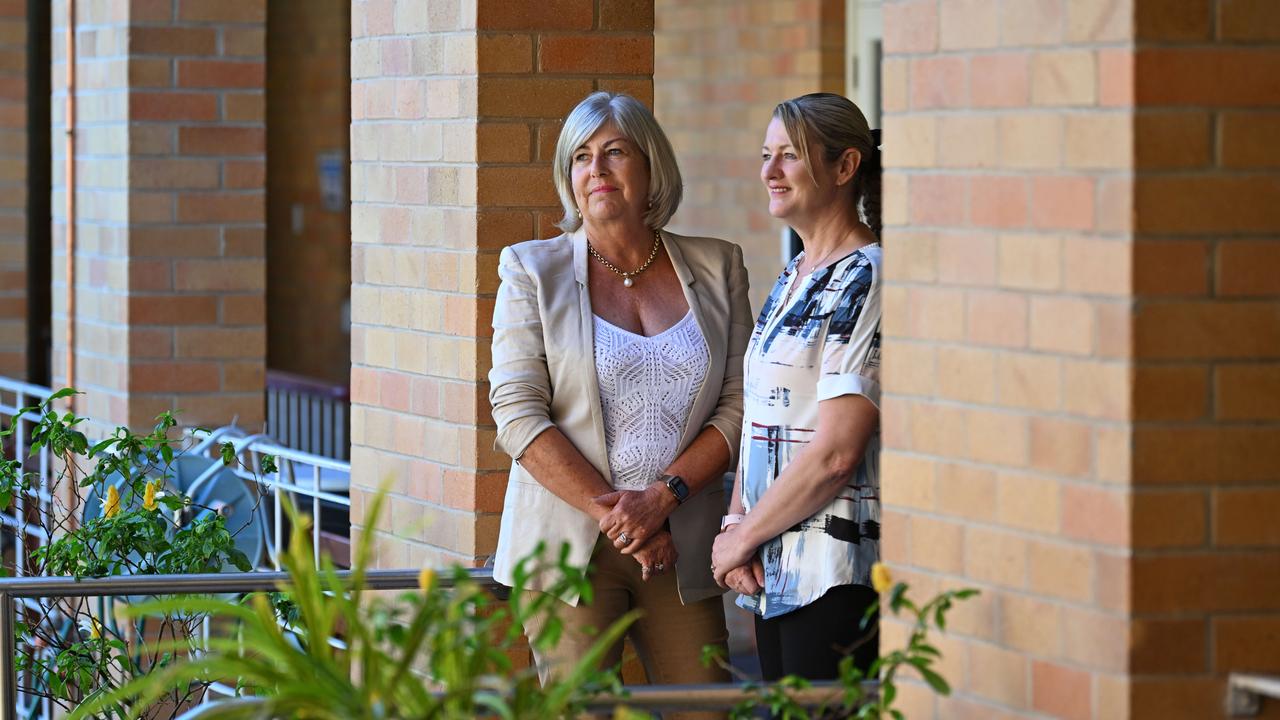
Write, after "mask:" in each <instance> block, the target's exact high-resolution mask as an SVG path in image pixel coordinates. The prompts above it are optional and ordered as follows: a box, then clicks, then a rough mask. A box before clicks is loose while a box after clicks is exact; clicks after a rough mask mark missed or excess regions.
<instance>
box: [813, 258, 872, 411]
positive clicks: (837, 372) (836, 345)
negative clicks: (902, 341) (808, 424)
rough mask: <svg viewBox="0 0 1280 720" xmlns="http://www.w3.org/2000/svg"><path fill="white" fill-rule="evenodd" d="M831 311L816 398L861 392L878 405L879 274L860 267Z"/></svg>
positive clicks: (820, 399) (821, 398)
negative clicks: (877, 275) (857, 274)
mask: <svg viewBox="0 0 1280 720" xmlns="http://www.w3.org/2000/svg"><path fill="white" fill-rule="evenodd" d="M858 272H859V276H856V277H855V278H853V280H852V281H851V282H850V283H849V284H848V285H847V286H846V290H845V296H844V297H842V298H840V301H839V304H838V305H837V306H836V309H835V311H834V312H833V313H832V315H831V320H830V322H829V323H828V325H827V337H826V342H825V343H824V345H823V352H822V375H821V377H819V379H818V400H819V401H822V400H830V399H831V398H835V397H840V396H841V395H862V396H864V397H866V398H867V399H868V400H870V401H871V403H872V404H873V405H875V406H876V407H877V408H878V407H880V278H878V277H876V275H875V271H874V269H873V268H872V266H870V265H867V266H864V267H863V268H861V269H860V270H859V271H858Z"/></svg>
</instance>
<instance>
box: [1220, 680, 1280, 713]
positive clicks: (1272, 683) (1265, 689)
mask: <svg viewBox="0 0 1280 720" xmlns="http://www.w3.org/2000/svg"><path fill="white" fill-rule="evenodd" d="M1263 698H1271V699H1272V700H1280V675H1251V674H1248V673H1231V674H1230V675H1229V676H1227V714H1228V715H1229V716H1230V717H1255V716H1257V715H1260V714H1261V713H1262V699H1263Z"/></svg>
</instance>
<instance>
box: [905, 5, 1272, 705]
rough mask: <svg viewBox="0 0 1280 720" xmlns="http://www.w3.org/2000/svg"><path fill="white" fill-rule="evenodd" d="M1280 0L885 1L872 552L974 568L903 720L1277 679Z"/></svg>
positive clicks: (1180, 698)
mask: <svg viewBox="0 0 1280 720" xmlns="http://www.w3.org/2000/svg"><path fill="white" fill-rule="evenodd" d="M1278 10H1280V8H1278V7H1277V6H1276V5H1275V4H1274V3H1256V2H1234V1H1231V0H1222V1H1221V2H1218V1H1216V0H1213V1H1210V0H1200V1H1196V2H1178V3H1168V2H1158V1H1156V0H1133V1H1131V2H1130V1H1121V2H1114V1H1113V2H1105V1H1103V0H1092V1H1090V2H1083V1H1082V2H1064V1H1062V0H1036V1H1035V2H1027V3H1019V4H1016V5H1010V4H1009V3H1003V4H1000V3H997V2H994V1H990V0H971V1H968V2H964V3H960V2H951V1H950V0H943V1H942V2H938V1H936V0H898V1H895V2H889V3H886V6H885V18H884V21H885V40H886V53H887V57H886V63H885V68H884V77H883V81H884V102H885V105H884V109H885V111H886V113H887V119H886V123H885V125H886V139H887V142H888V146H887V148H886V161H887V164H888V167H889V174H888V176H887V178H886V192H887V193H888V195H887V198H886V211H887V217H886V221H887V223H888V224H889V225H890V226H891V227H890V230H889V232H888V233H887V235H886V269H887V275H888V277H889V281H888V287H887V289H886V297H885V300H886V307H885V331H886V341H885V366H884V367H885V390H886V398H885V402H884V408H883V410H884V413H883V428H884V440H885V453H884V456H883V462H884V475H885V478H886V482H885V489H884V492H885V501H886V504H887V508H888V510H887V512H886V518H885V524H884V528H885V543H884V549H885V555H886V557H887V558H888V559H889V560H890V562H892V563H894V564H895V565H896V566H897V567H898V568H899V573H900V574H901V575H902V576H903V577H905V578H907V579H909V580H912V581H913V582H914V583H915V584H916V585H917V586H918V587H920V588H921V589H922V590H925V591H929V590H931V589H933V588H937V587H942V586H951V587H954V586H959V585H973V586H977V587H980V588H982V590H983V595H982V596H981V598H980V599H978V600H977V601H976V602H972V603H970V604H969V605H968V606H967V607H965V608H963V609H962V610H961V611H960V612H959V614H958V615H957V617H956V622H955V623H954V630H953V635H952V636H951V637H949V638H947V639H945V640H944V641H943V643H942V645H941V646H940V647H941V649H942V651H943V653H944V656H945V658H946V659H945V670H946V671H947V674H948V677H950V678H951V679H952V680H953V682H954V684H955V685H956V687H957V693H956V694H955V696H954V697H953V698H950V699H945V700H943V699H938V698H935V697H933V696H932V695H931V694H930V693H928V692H927V691H925V690H924V689H922V688H915V689H911V690H909V691H908V692H907V693H906V694H905V695H904V702H905V703H906V705H907V709H908V715H909V716H912V717H916V716H919V717H930V716H937V717H957V716H959V717H996V716H999V717H1030V716H1035V717H1041V716H1050V717H1063V718H1099V719H1101V718H1108V719H1109V718H1152V719H1155V718H1173V717H1187V718H1192V717H1194V718H1211V717H1223V713H1224V711H1223V699H1224V686H1225V683H1224V682H1223V681H1224V679H1225V674H1226V673H1227V672H1230V671H1232V670H1262V671H1276V670H1277V666H1276V665H1275V662H1274V652H1272V650H1274V647H1275V643H1274V642H1271V641H1270V640H1269V639H1268V638H1273V637H1274V635H1275V632H1276V628H1277V627H1280V620H1277V617H1278V616H1280V615H1278V612H1277V611H1280V585H1277V582H1280V581H1277V580H1275V578H1280V552H1278V550H1277V548H1280V538H1277V536H1276V535H1275V533H1274V532H1273V530H1272V526H1273V525H1274V522H1273V518H1272V515H1273V513H1272V514H1268V512H1267V511H1268V509H1270V508H1271V507H1272V506H1273V505H1276V503H1277V497H1280V496H1276V497H1273V495H1274V493H1272V492H1271V491H1270V487H1271V486H1274V485H1275V484H1276V483H1277V481H1280V464H1277V462H1276V461H1275V457H1276V455H1275V453H1273V452H1269V451H1268V450H1267V448H1270V447H1272V446H1274V445H1275V444H1276V442H1277V440H1280V425H1278V421H1280V412H1277V409H1278V408H1280V406H1278V405H1277V402H1276V392H1275V388H1274V387H1273V386H1274V385H1275V382H1273V381H1272V380H1271V378H1272V377H1274V376H1277V375H1280V367H1278V366H1277V362H1278V361H1280V324H1278V323H1280V302H1278V294H1280V286H1278V285H1277V282H1276V280H1275V278H1276V277H1278V276H1280V273H1277V269H1278V268H1277V262H1280V254H1277V253H1275V252H1273V251H1272V246H1273V245H1274V244H1275V235H1276V234H1277V230H1280V214H1278V213H1277V210H1276V208H1277V207H1280V205H1277V204H1276V203H1275V202H1274V200H1273V199H1274V197H1277V196H1280V185H1277V176H1276V169H1277V163H1276V162H1275V159H1274V158H1269V155H1268V151H1266V150H1258V149H1255V150H1249V148H1250V147H1253V148H1258V147H1259V146H1260V145H1262V144H1264V143H1262V142H1261V141H1260V138H1261V137H1265V134H1266V130H1265V128H1267V127H1268V123H1270V124H1271V125H1272V126H1274V122H1273V120H1274V118H1273V115H1274V114H1275V107H1276V104H1277V103H1278V102H1280V94H1277V89H1276V86H1275V83H1274V82H1272V81H1271V78H1274V77H1275V76H1276V72H1274V68H1275V66H1276V64H1277V62H1280V53H1278V51H1277V47H1276V41H1277V37H1276V35H1275V33H1274V32H1273V31H1271V30H1266V29H1263V28H1273V27H1276V26H1277V24H1278V22H1280V16H1278V15H1277V11H1278ZM895 198H896V199H895ZM1264 518H1265V519H1264ZM886 631H887V634H888V635H889V636H890V637H891V638H892V637H895V636H899V635H901V632H902V628H901V627H900V626H895V625H893V624H889V625H887V626H886ZM1268 712H1269V713H1271V715H1269V716H1277V715H1276V714H1277V713H1280V708H1274V707H1272V708H1270V709H1269V710H1268Z"/></svg>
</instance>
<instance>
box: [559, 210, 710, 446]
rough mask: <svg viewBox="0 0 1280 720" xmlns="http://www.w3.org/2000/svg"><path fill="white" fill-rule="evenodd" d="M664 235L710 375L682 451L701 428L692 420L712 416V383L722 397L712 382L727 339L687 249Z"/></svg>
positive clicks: (696, 403) (691, 413)
mask: <svg viewBox="0 0 1280 720" xmlns="http://www.w3.org/2000/svg"><path fill="white" fill-rule="evenodd" d="M661 235H662V244H663V247H665V248H666V250H667V256H668V257H670V258H671V266H672V267H673V268H675V271H676V277H678V278H680V285H681V287H682V288H683V289H684V299H685V301H686V302H688V303H689V311H690V312H692V313H693V321H694V322H696V323H698V329H699V330H700V331H701V332H702V337H703V339H704V341H705V342H706V344H707V354H708V366H707V377H706V378H705V379H704V380H703V382H702V387H700V388H698V396H697V397H696V398H694V401H693V407H691V408H689V417H688V418H687V419H686V420H685V423H684V432H682V433H681V435H680V451H681V452H683V451H684V449H685V448H686V447H688V446H689V443H691V442H693V437H694V435H695V434H697V433H698V432H700V431H701V430H702V425H701V423H699V424H697V425H696V426H695V425H694V424H693V423H691V422H690V420H691V419H692V418H695V417H704V416H705V417H710V416H711V413H710V412H707V411H706V410H704V405H705V404H706V403H707V402H708V396H709V395H710V394H711V388H710V386H711V385H713V384H714V385H716V388H717V392H716V394H715V397H716V398H717V399H718V398H719V397H720V394H719V392H718V388H719V384H718V383H712V382H711V380H712V379H713V378H715V377H724V367H723V366H724V353H725V348H724V342H725V339H724V338H722V337H721V333H717V332H712V330H711V328H710V327H709V326H708V325H707V318H706V316H705V315H703V312H702V302H701V301H700V300H699V299H698V292H697V289H696V288H695V287H694V284H695V283H696V282H697V279H696V278H695V277H694V275H693V271H691V270H690V269H689V265H688V264H687V263H686V262H685V260H684V253H683V252H681V250H680V244H679V243H678V242H676V240H675V238H673V237H672V236H671V234H670V233H668V232H666V231H665V230H664V231H662V232H661ZM584 246H585V243H584Z"/></svg>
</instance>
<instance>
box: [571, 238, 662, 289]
mask: <svg viewBox="0 0 1280 720" xmlns="http://www.w3.org/2000/svg"><path fill="white" fill-rule="evenodd" d="M661 244H662V236H661V235H659V234H658V231H657V230H654V231H653V250H652V251H650V252H649V259H648V260H645V261H644V264H643V265H641V266H640V267H638V268H636V269H635V270H632V271H631V272H623V271H621V270H619V269H618V266H617V265H614V264H613V263H611V262H609V261H608V260H605V258H604V256H603V255H601V254H600V253H598V252H596V249H595V248H594V247H592V245H591V241H590V240H588V241H587V251H588V252H590V253H591V257H593V258H595V259H596V260H597V261H598V262H599V263H600V264H601V265H604V266H605V267H607V268H609V269H610V270H612V271H613V272H614V274H615V275H618V276H620V277H621V278H622V286H623V287H631V286H632V285H635V284H636V283H635V281H634V280H632V279H631V278H633V277H635V276H637V275H639V274H640V273H642V272H644V271H645V270H648V269H649V266H650V265H652V264H653V260H654V258H656V257H658V246H659V245H661Z"/></svg>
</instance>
